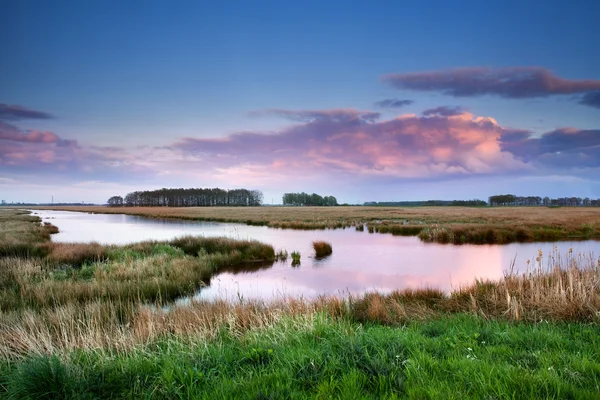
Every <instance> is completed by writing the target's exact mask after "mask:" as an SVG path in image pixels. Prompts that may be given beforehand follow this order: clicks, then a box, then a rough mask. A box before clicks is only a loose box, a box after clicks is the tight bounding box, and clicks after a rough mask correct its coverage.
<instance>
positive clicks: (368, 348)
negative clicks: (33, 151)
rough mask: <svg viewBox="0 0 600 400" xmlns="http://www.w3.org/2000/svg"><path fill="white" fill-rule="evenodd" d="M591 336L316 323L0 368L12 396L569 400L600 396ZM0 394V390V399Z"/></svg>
mask: <svg viewBox="0 0 600 400" xmlns="http://www.w3.org/2000/svg"><path fill="white" fill-rule="evenodd" d="M599 338H600V327H599V326H598V325H585V324H564V323H558V324H557V323H542V324H514V323H509V322H503V321H484V320H482V319H480V318H477V317H474V316H469V315H464V314H462V315H453V316H446V317H442V318H439V319H437V320H434V321H425V322H411V323H409V324H406V325H403V326H400V327H398V328H394V329H392V328H388V327H384V326H381V325H376V324H365V325H356V324H353V323H350V322H348V321H344V320H333V319H331V318H330V317H329V316H327V315H326V314H322V313H319V314H314V315H313V316H311V317H287V316H286V317H283V318H281V319H279V320H277V321H276V322H275V323H273V324H272V325H270V326H268V327H266V328H264V329H260V330H249V331H246V332H244V333H242V334H240V333H237V332H235V331H234V330H225V331H221V332H219V333H218V334H217V335H215V336H214V337H213V338H211V339H208V340H205V339H197V338H191V339H189V340H182V339H178V338H168V339H162V340H157V341H153V342H151V343H149V344H148V345H146V346H144V347H139V348H135V349H132V350H131V351H129V352H126V353H119V352H114V351H103V350H94V349H89V350H83V351H77V352H72V353H69V354H66V355H64V356H62V357H57V356H52V355H38V356H30V357H27V358H24V359H22V360H19V361H17V362H12V363H7V364H3V365H2V367H0V368H1V369H0V375H2V376H4V378H3V382H2V385H3V388H4V390H5V393H6V394H7V395H8V396H11V397H12V398H49V397H51V398H73V399H75V398H87V399H110V398H156V399H159V398H160V399H165V398H166V399H171V398H205V399H230V398H242V399H257V398H258V399H264V398H272V399H280V398H293V399H294V398H409V399H437V398H444V399H461V398H482V399H483V398H486V399H487V398H507V399H508V398H521V399H538V398H574V399H575V398H576V399H595V398H597V396H598V393H599V392H600V365H599V362H598V348H600V339H599ZM0 390H1V389H0Z"/></svg>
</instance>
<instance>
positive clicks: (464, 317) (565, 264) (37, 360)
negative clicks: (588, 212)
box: [0, 210, 600, 399]
mask: <svg viewBox="0 0 600 400" xmlns="http://www.w3.org/2000/svg"><path fill="white" fill-rule="evenodd" d="M46 230H47V228H45V227H43V226H42V225H40V221H39V219H36V218H35V217H33V216H30V215H26V214H20V213H19V212H16V211H13V210H11V211H6V210H1V211H0V235H4V236H2V239H3V241H1V242H0V249H2V250H1V251H2V253H0V398H5V397H6V398H15V399H21V398H23V399H31V398H67V399H80V398H81V399H86V398H87V399H121V398H135V399H137V398H156V399H163V398H167V399H170V398H172V399H181V398H186V399H188V398H206V399H213V398H251V399H257V398H259V399H260V398H271V399H280V398H284V399H285V398H306V397H309V398H415V399H422V398H432V399H437V398H481V399H489V398H532V399H533V398H561V399H562V398H573V399H586V398H589V399H592V398H598V397H599V396H600V350H599V349H600V324H599V322H600V260H598V259H596V258H595V257H593V256H591V255H582V254H573V253H571V252H568V253H567V254H565V255H561V254H559V253H558V252H556V251H555V252H554V253H552V254H548V255H545V254H538V257H537V260H536V261H535V265H531V268H530V271H529V272H528V273H526V274H511V275H508V276H506V277H505V278H504V279H502V280H500V281H496V282H475V283H473V284H472V285H470V286H467V287H464V288H460V289H458V290H456V291H454V292H452V293H443V292H440V291H439V290H435V289H422V290H404V291H398V292H393V293H390V294H381V293H370V294H365V295H362V296H355V297H349V298H337V297H323V298H318V299H297V298H287V299H280V300H277V301H273V302H260V301H250V302H249V301H240V302H236V303H229V302H224V301H212V302H210V301H191V302H190V303H189V304H187V305H175V304H174V303H172V302H170V301H171V300H173V299H175V298H176V297H178V296H181V295H186V294H190V293H192V292H193V291H195V290H196V289H197V288H198V287H199V286H202V284H204V283H206V282H207V281H208V280H210V277H211V276H212V275H213V274H215V273H218V272H219V271H220V270H222V269H231V268H233V269H235V268H242V266H243V264H244V263H245V262H252V261H259V260H267V259H269V260H272V259H274V258H275V253H274V251H273V248H272V247H271V246H267V245H264V244H260V243H257V242H251V241H233V240H229V239H205V238H196V237H186V238H182V239H176V240H173V241H169V242H144V243H138V244H133V245H128V246H102V245H99V244H59V243H52V242H50V241H49V240H48V238H49V234H48V232H46ZM164 305H167V306H168V307H163V306H164Z"/></svg>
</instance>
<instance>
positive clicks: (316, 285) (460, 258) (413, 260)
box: [33, 210, 600, 299]
mask: <svg viewBox="0 0 600 400" xmlns="http://www.w3.org/2000/svg"><path fill="white" fill-rule="evenodd" d="M33 212H34V213H36V214H38V215H39V216H40V217H41V218H42V219H43V220H44V221H48V222H51V223H52V224H54V225H56V226H58V227H59V229H60V233H58V234H56V235H53V236H52V240H54V241H56V242H91V241H97V242H100V243H103V244H125V243H132V242H139V241H142V240H169V239H172V238H175V237H178V236H182V235H204V236H207V237H208V236H227V237H231V238H235V239H256V240H259V241H261V242H265V243H270V244H271V245H273V247H274V248H275V250H276V251H277V250H279V249H284V250H287V251H288V252H289V253H291V252H292V251H299V252H300V254H301V256H302V258H301V264H300V266H298V267H292V266H291V258H290V259H288V261H287V262H278V263H275V264H272V265H259V266H255V267H254V268H250V269H248V270H245V271H243V272H238V273H231V272H223V273H221V274H219V275H217V276H215V277H213V279H212V280H211V284H210V286H209V287H207V288H203V289H201V290H199V291H198V292H197V293H196V295H195V297H196V298H199V299H214V298H226V299H237V298H243V299H255V298H263V299H269V298H278V297H285V296H303V297H305V298H310V297H315V296H318V295H322V294H326V295H331V294H342V295H344V294H349V293H353V294H356V293H362V292H365V291H372V290H377V291H380V292H389V291H392V290H395V289H404V288H420V287H421V288H422V287H425V286H427V287H434V288H440V289H442V290H446V291H448V290H451V289H452V288H457V287H459V286H461V285H465V284H470V283H473V281H474V280H475V279H476V278H477V279H498V278H500V277H502V275H503V273H504V272H505V271H506V270H508V269H509V268H510V266H511V264H512V262H513V260H514V261H515V267H516V268H517V269H521V270H525V269H526V261H527V260H528V259H530V260H531V259H533V258H534V257H536V256H537V253H538V249H541V250H542V251H543V252H544V254H549V253H550V252H551V251H552V249H553V247H554V246H558V248H559V251H561V252H562V253H566V252H567V251H568V250H569V248H572V249H573V252H574V253H576V254H577V253H585V254H587V253H590V252H593V253H594V254H596V255H600V242H599V241H579V242H558V243H512V244H508V245H461V246H454V245H442V244H437V243H423V242H421V241H420V240H419V239H418V238H416V237H402V236H392V235H388V234H377V233H375V234H369V233H368V232H366V231H365V232H357V231H355V230H354V229H344V230H341V229H338V230H325V231H296V230H281V229H272V228H267V227H264V226H263V227H259V226H246V225H242V224H224V223H216V222H194V221H182V220H172V219H169V220H158V219H148V218H144V217H136V216H130V215H115V214H112V215H111V214H86V213H80V212H66V211H41V210H35V211H33ZM314 240H325V241H327V242H329V243H331V244H332V246H333V254H332V255H331V256H329V257H326V258H324V259H320V260H317V259H315V258H314V257H313V253H314V251H313V249H312V242H313V241H314Z"/></svg>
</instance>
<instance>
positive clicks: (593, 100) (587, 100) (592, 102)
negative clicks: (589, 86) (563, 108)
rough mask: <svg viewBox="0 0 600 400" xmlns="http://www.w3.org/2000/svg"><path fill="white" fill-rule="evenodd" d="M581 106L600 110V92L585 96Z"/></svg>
mask: <svg viewBox="0 0 600 400" xmlns="http://www.w3.org/2000/svg"><path fill="white" fill-rule="evenodd" d="M579 104H585V105H586V106H590V107H594V108H600V90H599V91H596V92H588V93H586V94H584V95H583V97H582V98H581V100H580V101H579Z"/></svg>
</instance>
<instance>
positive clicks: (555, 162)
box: [501, 128, 600, 168]
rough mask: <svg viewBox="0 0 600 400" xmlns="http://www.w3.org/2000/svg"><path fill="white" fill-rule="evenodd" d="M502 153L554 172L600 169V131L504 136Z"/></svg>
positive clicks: (563, 131) (566, 129)
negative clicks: (569, 169)
mask: <svg viewBox="0 0 600 400" xmlns="http://www.w3.org/2000/svg"><path fill="white" fill-rule="evenodd" d="M501 145H502V148H503V150H506V151H510V152H511V153H512V154H514V155H515V156H517V157H519V158H521V159H523V160H525V161H527V162H533V161H535V162H539V163H542V164H545V165H547V166H550V167H554V168H561V167H565V168H566V167H594V168H596V167H600V130H597V129H596V130H593V129H589V130H578V129H573V128H562V129H557V130H554V131H552V132H547V133H544V134H542V135H540V136H533V134H532V133H530V132H525V131H522V132H520V133H515V132H509V133H508V134H507V133H504V134H503V136H502V138H501Z"/></svg>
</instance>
